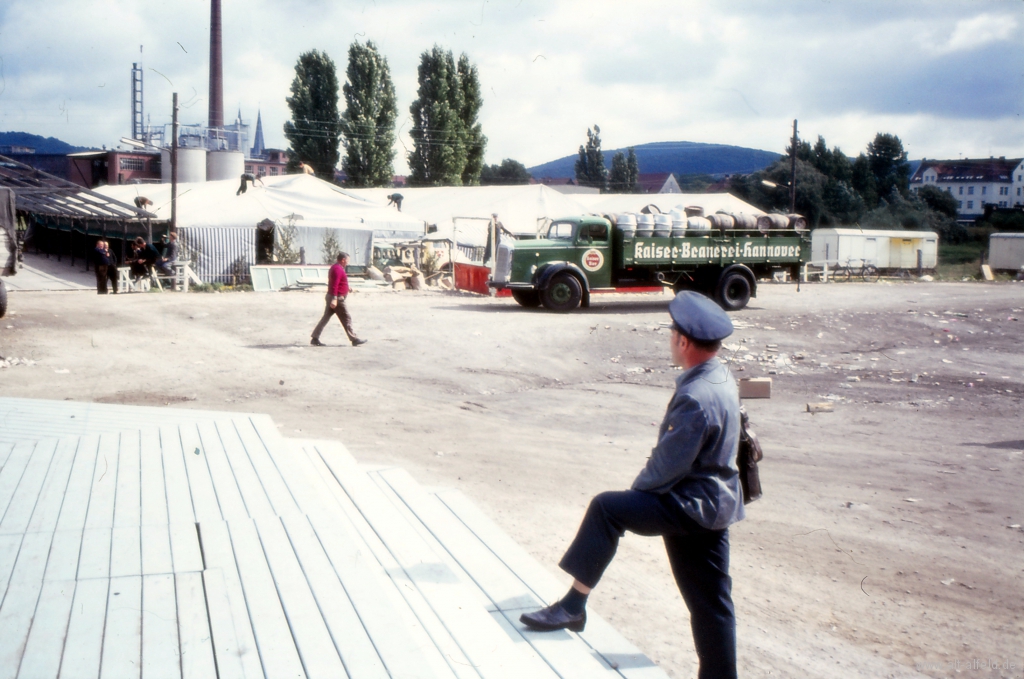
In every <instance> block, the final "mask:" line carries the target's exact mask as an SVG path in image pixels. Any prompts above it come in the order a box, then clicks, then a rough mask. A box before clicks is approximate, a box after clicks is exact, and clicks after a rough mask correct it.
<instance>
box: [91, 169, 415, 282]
mask: <svg viewBox="0 0 1024 679" xmlns="http://www.w3.org/2000/svg"><path fill="white" fill-rule="evenodd" d="M262 181H263V184H262V185H261V184H260V183H256V184H255V185H250V186H249V187H248V190H247V191H246V192H245V193H243V194H241V195H236V193H237V191H238V185H239V182H238V181H237V180H234V179H228V180H221V181H212V182H202V183H188V184H179V185H178V233H179V234H180V237H181V245H182V246H183V248H184V250H185V252H184V254H185V255H186V256H188V257H189V259H190V261H191V262H192V264H193V266H194V268H195V269H196V272H197V273H198V274H199V277H200V278H202V279H203V280H204V281H206V282H213V281H224V282H226V281H230V280H234V279H235V278H236V277H237V276H238V275H240V274H244V273H245V272H246V271H247V267H248V266H249V265H251V264H255V263H256V226H257V224H260V223H261V222H263V221H264V220H270V221H271V222H273V223H274V225H275V226H276V227H287V228H278V229H277V230H276V233H277V236H278V239H277V240H278V243H280V242H281V239H280V236H281V235H282V232H284V231H290V232H291V245H292V248H293V249H294V250H295V252H297V253H299V257H300V261H301V262H303V263H305V264H318V263H324V264H328V263H330V262H329V261H328V260H330V259H331V255H330V254H329V253H328V252H327V250H328V248H327V247H326V245H327V242H328V240H329V239H333V241H334V243H335V245H336V246H337V247H339V248H340V249H341V250H343V251H345V252H347V253H349V255H350V259H351V262H352V263H353V264H361V265H367V264H369V263H370V262H371V260H372V254H373V252H372V244H373V239H374V238H375V237H376V238H401V239H414V238H418V237H420V236H422V235H423V232H424V224H423V221H422V220H420V219H418V218H416V217H414V216H412V215H409V214H403V213H400V212H399V211H398V210H396V209H395V208H393V207H390V208H389V207H387V205H385V204H383V203H375V202H373V201H372V200H369V199H367V198H365V197H359V196H354V195H352V194H351V193H349V192H347V191H345V190H344V189H342V188H341V187H339V186H335V185H334V184H330V183H328V182H325V181H323V180H321V179H317V178H316V177H313V176H310V175H305V174H294V175H283V176H279V177H263V178H262ZM97 190H98V191H99V192H100V193H102V194H104V195H106V196H109V197H111V198H116V199H117V200H120V201H123V202H125V203H129V204H131V203H132V202H133V201H134V200H135V197H136V196H145V197H146V198H148V199H149V200H151V201H153V205H152V206H148V208H147V209H149V211H151V212H155V213H156V214H157V216H158V217H159V218H160V219H166V220H169V219H170V218H171V186H170V184H133V185H127V186H105V187H103V188H100V189H97ZM385 202H386V201H385ZM292 227H294V229H292Z"/></svg>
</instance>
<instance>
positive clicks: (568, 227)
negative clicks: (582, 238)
mask: <svg viewBox="0 0 1024 679" xmlns="http://www.w3.org/2000/svg"><path fill="white" fill-rule="evenodd" d="M573 226H574V225H573V223H572V222H555V223H554V224H552V225H551V226H550V227H548V238H549V239H551V240H572V227H573Z"/></svg>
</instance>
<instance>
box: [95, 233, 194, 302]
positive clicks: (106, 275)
mask: <svg viewBox="0 0 1024 679" xmlns="http://www.w3.org/2000/svg"><path fill="white" fill-rule="evenodd" d="M161 240H162V244H163V252H161V251H160V250H158V249H157V248H156V246H155V245H153V244H152V243H147V242H146V240H145V239H144V238H142V237H141V236H139V237H138V238H136V239H135V240H134V241H132V243H131V252H129V253H128V255H127V256H126V257H125V260H124V265H125V266H128V267H129V268H130V270H131V276H132V278H133V279H136V280H138V279H140V278H146V277H148V276H150V274H151V271H152V270H153V269H155V270H156V271H157V272H159V273H160V274H161V275H164V276H171V275H173V274H174V264H175V262H177V261H178V234H176V233H172V234H170V236H164V237H163V238H162V239H161ZM94 260H95V264H96V292H97V294H100V295H105V294H107V282H108V281H109V282H110V283H111V286H112V287H113V292H114V294H117V287H118V272H117V257H116V256H115V255H114V253H112V252H111V251H110V243H109V242H107V241H106V240H103V239H101V240H98V241H96V250H95V252H94Z"/></svg>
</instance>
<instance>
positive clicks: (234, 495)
mask: <svg viewBox="0 0 1024 679" xmlns="http://www.w3.org/2000/svg"><path fill="white" fill-rule="evenodd" d="M190 428H191V427H190ZM196 432H197V434H198V436H199V441H200V443H201V446H202V449H203V454H204V456H205V458H206V464H207V467H208V468H209V470H210V478H211V480H212V481H213V486H214V489H215V490H216V492H217V501H218V503H219V504H220V511H221V514H222V515H223V517H224V520H225V521H238V520H242V519H247V518H249V512H248V511H247V510H246V507H245V502H244V501H243V500H242V493H241V490H240V489H239V487H238V482H237V480H236V479H235V474H234V470H233V469H232V468H231V465H230V464H229V463H228V459H227V454H226V453H225V451H224V446H223V444H222V443H221V440H220V434H219V433H218V432H217V426H216V425H215V424H214V423H213V422H200V423H198V424H197V425H196ZM200 521H201V519H200Z"/></svg>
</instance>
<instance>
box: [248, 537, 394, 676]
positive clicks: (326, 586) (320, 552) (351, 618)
mask: <svg viewBox="0 0 1024 679" xmlns="http://www.w3.org/2000/svg"><path fill="white" fill-rule="evenodd" d="M283 523H284V529H285V531H286V532H287V539H288V540H289V541H290V542H291V544H292V548H293V549H294V551H295V556H296V557H297V558H298V562H297V565H300V566H301V569H302V573H303V574H304V575H305V580H306V582H307V583H308V586H309V590H310V593H311V595H312V597H313V599H314V603H315V604H316V606H317V609H318V610H319V612H320V615H321V616H322V617H323V620H324V623H325V625H326V629H327V632H328V633H329V634H330V637H331V639H332V641H333V643H334V647H335V648H336V649H337V651H338V653H339V655H340V656H341V660H342V662H343V663H344V664H345V669H346V671H347V672H348V674H349V676H352V677H359V679H363V678H364V677H365V678H367V679H371V678H373V677H380V678H386V677H388V672H387V670H386V669H385V667H384V663H383V661H382V660H381V657H380V655H379V654H378V652H377V649H376V648H375V647H374V644H373V640H372V639H371V638H370V636H369V634H368V633H367V631H366V628H365V627H364V626H363V622H362V620H360V618H359V614H358V613H357V612H356V610H355V607H354V606H353V603H352V600H351V598H350V596H349V593H348V591H347V590H346V587H345V584H344V583H343V582H342V581H341V580H340V579H339V577H338V574H337V573H336V572H335V570H334V567H333V566H332V565H331V562H330V559H329V558H328V557H327V555H326V554H325V553H324V548H323V546H322V545H321V544H320V541H319V540H318V539H317V536H316V533H315V532H314V531H313V527H312V526H311V525H310V524H309V521H308V520H307V518H306V517H288V518H286V519H284V520H283ZM257 525H259V524H257ZM261 534H263V533H262V531H261ZM275 573H276V571H275ZM354 584H355V583H351V584H350V585H349V586H351V585H354ZM378 596H379V594H378ZM378 605H380V604H378ZM397 617H398V616H397V611H392V627H400V622H399V621H398V620H397ZM390 633H391V631H390V630H389V634H390Z"/></svg>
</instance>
